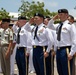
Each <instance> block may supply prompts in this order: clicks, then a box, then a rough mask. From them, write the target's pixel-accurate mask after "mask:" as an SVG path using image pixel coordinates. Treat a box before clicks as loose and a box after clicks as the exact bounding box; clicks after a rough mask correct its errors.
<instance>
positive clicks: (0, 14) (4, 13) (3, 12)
mask: <svg viewBox="0 0 76 75" xmlns="http://www.w3.org/2000/svg"><path fill="white" fill-rule="evenodd" d="M12 17H13V16H9V13H8V12H7V11H6V10H5V9H4V8H1V10H0V20H1V19H3V18H12Z"/></svg>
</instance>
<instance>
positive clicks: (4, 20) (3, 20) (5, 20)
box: [2, 18, 10, 23]
mask: <svg viewBox="0 0 76 75" xmlns="http://www.w3.org/2000/svg"><path fill="white" fill-rule="evenodd" d="M3 22H8V23H9V22H10V19H6V18H5V19H2V23H3Z"/></svg>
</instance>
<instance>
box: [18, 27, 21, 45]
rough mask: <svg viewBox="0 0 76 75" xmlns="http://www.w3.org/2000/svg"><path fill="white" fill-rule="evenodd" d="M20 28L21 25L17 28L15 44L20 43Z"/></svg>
mask: <svg viewBox="0 0 76 75" xmlns="http://www.w3.org/2000/svg"><path fill="white" fill-rule="evenodd" d="M20 30H21V27H20V28H19V29H18V34H17V44H19V43H20V35H19V33H20Z"/></svg>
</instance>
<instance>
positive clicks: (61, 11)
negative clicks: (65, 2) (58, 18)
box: [58, 9, 68, 13]
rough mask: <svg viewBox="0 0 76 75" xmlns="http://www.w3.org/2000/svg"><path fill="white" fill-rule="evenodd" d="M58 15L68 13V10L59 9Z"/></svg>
mask: <svg viewBox="0 0 76 75" xmlns="http://www.w3.org/2000/svg"><path fill="white" fill-rule="evenodd" d="M58 13H68V10H67V9H59V10H58Z"/></svg>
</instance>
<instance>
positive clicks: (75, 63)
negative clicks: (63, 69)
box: [72, 56, 76, 75]
mask: <svg viewBox="0 0 76 75" xmlns="http://www.w3.org/2000/svg"><path fill="white" fill-rule="evenodd" d="M72 75H76V56H74V59H73V67H72Z"/></svg>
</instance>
